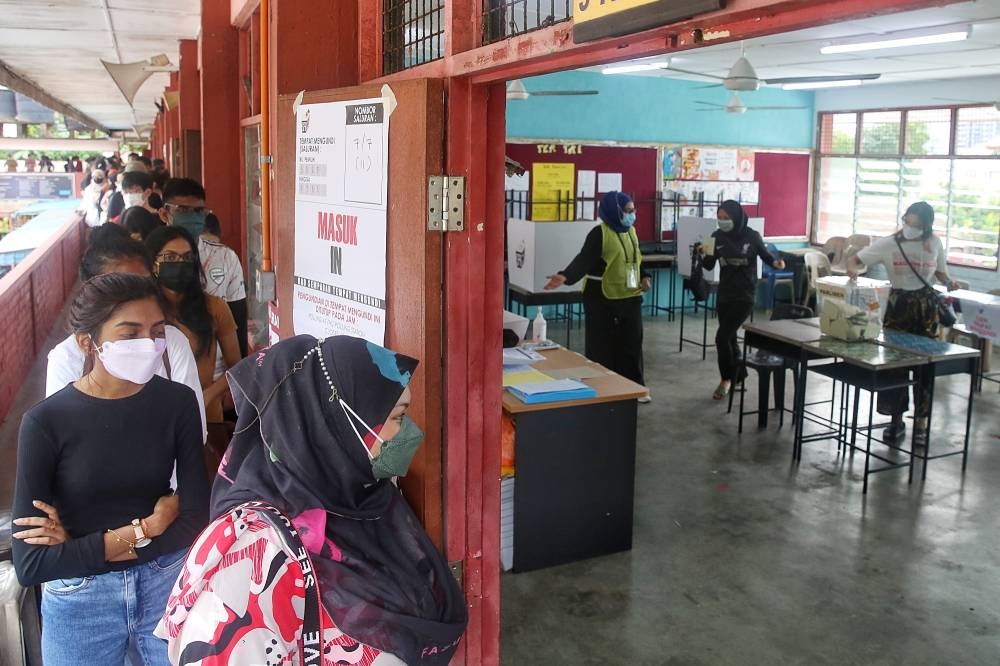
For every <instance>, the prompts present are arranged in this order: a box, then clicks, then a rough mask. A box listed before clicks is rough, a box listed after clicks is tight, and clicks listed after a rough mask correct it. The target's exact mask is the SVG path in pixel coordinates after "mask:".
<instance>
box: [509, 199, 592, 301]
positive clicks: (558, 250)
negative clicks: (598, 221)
mask: <svg viewBox="0 0 1000 666" xmlns="http://www.w3.org/2000/svg"><path fill="white" fill-rule="evenodd" d="M594 226H595V222H594V221H593V220H581V221H576V222H529V221H527V220H518V219H514V218H511V219H509V220H507V274H508V276H509V277H510V284H511V285H513V286H515V287H520V288H521V289H524V290H526V291H529V292H532V293H538V292H541V291H543V290H544V289H545V283H546V282H548V276H549V275H554V274H556V273H558V272H559V271H561V270H563V269H564V268H566V267H567V266H568V265H569V263H570V262H571V261H573V258H574V257H576V255H577V254H579V253H580V250H581V249H583V241H584V240H585V239H586V238H587V234H589V233H590V230H591V229H593V228H594ZM582 288H583V280H581V281H580V282H577V283H576V284H575V285H572V286H565V287H560V288H559V289H558V290H556V291H579V290H580V289H582Z"/></svg>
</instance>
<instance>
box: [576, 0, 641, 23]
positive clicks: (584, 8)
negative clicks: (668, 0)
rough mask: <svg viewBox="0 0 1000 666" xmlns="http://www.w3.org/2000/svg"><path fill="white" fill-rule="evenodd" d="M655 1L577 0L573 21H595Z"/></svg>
mask: <svg viewBox="0 0 1000 666" xmlns="http://www.w3.org/2000/svg"><path fill="white" fill-rule="evenodd" d="M654 2H656V0H575V2H573V22H574V23H584V22H585V21H593V20H594V19H599V18H604V17H605V16H611V15H612V14H617V13H618V12H624V11H626V10H628V9H633V8H635V7H641V6H642V5H650V4H652V3H654Z"/></svg>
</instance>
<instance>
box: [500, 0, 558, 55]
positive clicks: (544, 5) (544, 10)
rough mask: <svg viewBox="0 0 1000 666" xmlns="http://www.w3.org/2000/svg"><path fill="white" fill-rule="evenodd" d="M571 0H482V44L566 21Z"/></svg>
mask: <svg viewBox="0 0 1000 666" xmlns="http://www.w3.org/2000/svg"><path fill="white" fill-rule="evenodd" d="M572 16H573V2H572V0H483V44H492V43H493V42H499V41H500V40H502V39H507V38H509V37H516V36H517V35H523V34H525V33H528V32H531V31H533V30H538V29H540V28H547V27H549V26H550V25H554V24H556V23H561V22H562V21H567V20H569V19H570V18H572Z"/></svg>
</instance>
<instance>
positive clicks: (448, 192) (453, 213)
mask: <svg viewBox="0 0 1000 666" xmlns="http://www.w3.org/2000/svg"><path fill="white" fill-rule="evenodd" d="M464 229H465V178H464V177H463V176H431V177H430V178H429V179H428V181H427V230H428V231H440V232H442V233H443V232H445V231H463V230H464Z"/></svg>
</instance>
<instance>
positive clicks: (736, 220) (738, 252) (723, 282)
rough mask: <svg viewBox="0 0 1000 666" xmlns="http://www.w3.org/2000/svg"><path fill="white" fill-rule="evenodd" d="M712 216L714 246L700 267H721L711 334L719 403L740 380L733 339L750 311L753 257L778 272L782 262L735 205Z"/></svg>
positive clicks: (754, 269)
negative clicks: (716, 358)
mask: <svg viewBox="0 0 1000 666" xmlns="http://www.w3.org/2000/svg"><path fill="white" fill-rule="evenodd" d="M716 217H717V218H718V220H719V228H718V229H717V230H716V231H715V232H713V233H712V238H713V239H714V242H713V243H712V245H714V247H713V248H712V251H711V252H706V253H705V258H704V260H703V263H702V265H703V266H704V267H705V270H709V271H710V270H713V269H714V268H715V263H716V261H718V262H719V264H720V265H721V266H722V270H721V271H719V291H718V295H717V302H716V309H717V310H718V315H719V330H718V332H716V334H715V347H716V349H717V350H718V352H719V354H718V355H719V385H718V386H717V387H716V389H715V392H714V393H713V394H712V398H714V399H715V400H722V399H723V398H725V397H726V395H727V394H728V393H729V391H730V390H731V389H732V385H733V383H734V382H738V381H739V380H740V377H739V376H737V375H738V373H739V372H740V370H741V369H742V366H741V365H740V348H739V344H738V343H737V338H736V336H737V334H738V333H739V330H740V326H742V325H743V322H745V321H746V320H747V318H748V317H749V316H750V313H751V312H752V311H753V305H754V300H755V299H756V291H757V258H758V257H760V260H761V261H763V262H764V263H765V264H767V265H768V266H771V267H773V268H777V269H778V270H782V269H783V268H784V267H785V262H784V261H783V260H781V259H779V258H777V257H774V256H772V255H771V253H770V252H769V251H768V250H767V247H765V245H764V240H763V239H762V238H761V237H760V234H759V233H757V232H756V231H754V230H753V229H751V228H750V227H749V226H748V222H749V218H748V217H747V214H746V212H745V211H744V210H743V206H741V205H740V204H739V202H737V201H733V200H732V199H729V200H727V201H723V202H722V204H721V205H720V206H719V209H718V211H717V213H716ZM702 251H703V252H704V246H703V247H702ZM744 372H745V371H744Z"/></svg>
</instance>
